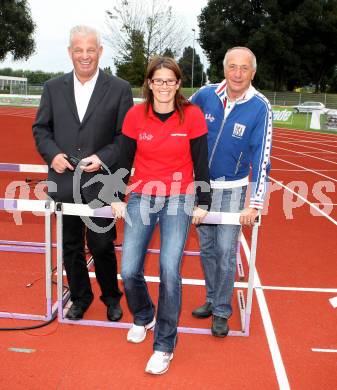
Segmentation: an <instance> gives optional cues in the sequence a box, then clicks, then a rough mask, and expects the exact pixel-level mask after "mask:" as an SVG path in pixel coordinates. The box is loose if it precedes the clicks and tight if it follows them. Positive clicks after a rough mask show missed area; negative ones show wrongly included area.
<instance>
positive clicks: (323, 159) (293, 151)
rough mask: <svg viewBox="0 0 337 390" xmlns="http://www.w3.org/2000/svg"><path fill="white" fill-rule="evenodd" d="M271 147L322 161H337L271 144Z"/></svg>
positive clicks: (333, 162) (336, 162) (334, 162)
mask: <svg viewBox="0 0 337 390" xmlns="http://www.w3.org/2000/svg"><path fill="white" fill-rule="evenodd" d="M273 148H274V149H280V150H286V151H287V152H292V153H295V154H300V155H302V156H306V157H310V158H314V159H315V160H320V161H324V162H327V163H331V164H336V165H337V161H331V160H327V159H325V158H321V157H317V156H312V155H310V154H307V153H305V152H297V151H296V150H292V149H286V148H281V147H280V146H273ZM294 157H295V156H294Z"/></svg>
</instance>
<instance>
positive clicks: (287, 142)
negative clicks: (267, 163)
mask: <svg viewBox="0 0 337 390" xmlns="http://www.w3.org/2000/svg"><path fill="white" fill-rule="evenodd" d="M275 142H279V143H282V144H289V145H295V146H300V147H303V148H310V149H314V150H319V151H320V152H314V151H311V150H310V153H317V154H320V153H327V154H337V152H334V151H332V150H326V149H321V148H317V147H315V146H310V145H301V144H299V143H298V142H291V141H283V140H280V139H277V137H274V138H273V143H274V144H275ZM315 143H316V144H317V143H318V142H315ZM332 147H335V148H337V145H334V146H332Z"/></svg>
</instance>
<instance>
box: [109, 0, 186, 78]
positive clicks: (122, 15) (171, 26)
mask: <svg viewBox="0 0 337 390" xmlns="http://www.w3.org/2000/svg"><path fill="white" fill-rule="evenodd" d="M106 15H107V24H108V29H109V34H108V36H106V40H107V41H108V43H109V45H110V46H111V47H112V49H113V51H114V55H115V64H116V67H118V69H119V74H121V73H120V72H122V73H123V74H125V72H126V73H128V72H129V71H127V67H133V68H134V69H136V64H134V65H132V62H133V57H132V53H134V52H135V51H137V58H136V59H135V62H138V64H139V63H142V60H143V58H144V61H145V66H141V68H140V69H139V73H141V72H142V71H143V74H142V79H144V75H145V68H146V65H147V63H148V62H149V59H150V58H151V57H152V56H154V55H164V54H169V55H170V56H176V55H178V54H179V53H180V50H181V47H182V44H183V43H184V41H185V40H186V34H185V32H184V26H183V23H182V22H181V21H180V20H179V19H178V18H177V17H176V16H175V15H174V13H173V11H172V7H171V6H170V5H169V4H168V2H167V1H165V0H146V1H142V2H140V1H137V0H116V5H115V6H114V7H113V9H112V11H110V10H107V11H106ZM141 40H142V41H141ZM137 42H138V43H139V44H140V45H141V50H142V55H141V53H140V48H138V49H137V50H136V47H135V44H136V43H137ZM131 73H134V71H131ZM139 78H141V77H139Z"/></svg>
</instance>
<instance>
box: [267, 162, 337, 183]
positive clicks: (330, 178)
mask: <svg viewBox="0 0 337 390" xmlns="http://www.w3.org/2000/svg"><path fill="white" fill-rule="evenodd" d="M271 158H275V159H276V160H280V161H282V162H285V163H286V164H290V165H293V166H295V167H298V168H302V169H304V170H305V171H308V172H312V173H314V174H316V175H318V176H322V177H325V178H326V179H329V180H332V181H335V182H336V183H337V179H334V178H332V177H330V176H326V175H323V174H322V173H319V172H317V171H315V170H313V169H310V168H306V167H304V166H303V165H299V164H295V163H292V162H290V161H287V160H283V158H279V157H274V156H271Z"/></svg>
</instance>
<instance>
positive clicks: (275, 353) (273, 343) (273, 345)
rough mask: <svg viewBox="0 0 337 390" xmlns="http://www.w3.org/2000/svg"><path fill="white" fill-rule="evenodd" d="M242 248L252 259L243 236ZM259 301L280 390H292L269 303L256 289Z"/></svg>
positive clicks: (256, 276) (255, 278)
mask: <svg viewBox="0 0 337 390" xmlns="http://www.w3.org/2000/svg"><path fill="white" fill-rule="evenodd" d="M241 240H242V246H243V249H244V252H245V254H246V259H247V261H248V259H249V258H250V249H249V246H248V244H247V241H246V239H245V237H244V236H243V234H242V238H241ZM255 283H256V284H257V285H261V282H260V278H259V275H258V272H257V270H256V269H255V276H254V284H255ZM255 293H256V297H257V301H258V304H259V308H260V312H261V317H262V322H263V326H264V329H265V332H266V337H267V341H268V345H269V350H270V353H271V357H272V360H273V364H274V368H275V373H276V378H277V381H278V384H279V388H280V389H281V390H290V385H289V381H288V377H287V373H286V370H285V367H284V364H283V360H282V356H281V352H280V349H279V346H278V343H277V339H276V335H275V331H274V327H273V323H272V320H271V317H270V313H269V310H268V306H267V301H266V298H265V296H264V293H263V290H261V289H256V290H255Z"/></svg>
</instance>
